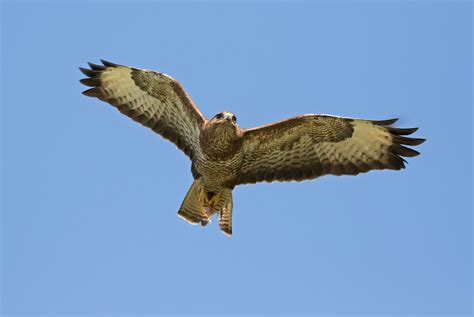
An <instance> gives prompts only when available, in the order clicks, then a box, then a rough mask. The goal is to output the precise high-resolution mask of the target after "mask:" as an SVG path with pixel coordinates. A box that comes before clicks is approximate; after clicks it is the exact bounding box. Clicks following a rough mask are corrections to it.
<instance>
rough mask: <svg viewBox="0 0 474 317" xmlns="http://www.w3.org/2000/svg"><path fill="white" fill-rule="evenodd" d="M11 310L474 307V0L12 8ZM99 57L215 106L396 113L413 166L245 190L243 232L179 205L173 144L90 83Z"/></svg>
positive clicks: (5, 66) (255, 116) (8, 47)
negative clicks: (168, 81)
mask: <svg viewBox="0 0 474 317" xmlns="http://www.w3.org/2000/svg"><path fill="white" fill-rule="evenodd" d="M1 20H2V128H1V129H2V218H1V229H2V235H1V238H2V244H1V246H2V247H1V251H2V252H1V255H2V261H1V264H2V281H1V286H2V288H1V299H2V302H1V310H2V312H3V314H5V315H9V314H11V315H14V314H28V315H39V314H43V315H48V314H60V315H66V314H79V315H82V314H95V315H104V314H111V315H117V314H150V315H153V314H171V313H182V314H191V313H198V314H211V313H215V314H250V313H253V314H263V313H268V314H276V313H279V314H289V315H293V314H316V315H317V314H320V315H331V314H343V315H344V314H346V315H352V314H359V315H365V314H376V315H378V314H393V315H411V316H415V315H420V316H421V315H431V314H439V315H446V316H451V315H453V314H465V315H468V314H469V313H470V312H471V313H472V288H471V285H472V284H471V283H472V215H471V212H472V189H473V188H472V176H473V174H472V159H473V158H472V145H473V143H472V141H473V140H472V116H473V113H472V105H473V104H472V102H473V99H472V84H473V83H472V66H473V65H472V53H473V52H472V46H471V45H472V3H471V2H469V1H444V2H443V1H438V2H435V1H389V2H372V1H368V2H365V1H364V2H359V1H314V2H309V1H308V2H302V1H296V2H290V1H288V2H275V3H269V2H263V1H262V2H241V3H238V2H233V3H232V4H225V5H224V4H221V3H218V2H212V1H209V2H208V1H203V2H193V3H191V2H181V1H177V2H171V1H168V2H151V1H137V2H133V1H130V2H122V3H113V2H93V1H87V2H73V3H62V2H59V1H58V2H42V3H41V2H39V1H38V2H15V1H6V2H5V1H4V2H3V4H2V17H1ZM100 58H103V59H106V60H110V61H112V62H116V63H120V64H125V65H133V66H137V67H142V68H149V69H154V70H159V71H162V72H165V73H167V74H170V75H172V76H173V77H175V78H177V79H178V80H179V81H180V82H181V83H182V84H183V86H184V87H185V88H186V89H187V91H188V92H189V94H190V95H191V96H192V97H193V99H194V101H195V102H196V103H197V105H198V106H199V107H200V108H201V109H202V111H203V113H204V114H205V115H207V116H208V117H210V116H212V115H214V114H215V113H217V112H219V111H222V110H230V111H233V112H234V113H236V115H237V116H238V118H239V123H240V125H241V126H243V127H253V126H256V125H261V124H265V123H268V122H270V121H274V120H280V119H283V118H286V117H289V116H294V115H298V114H302V113H326V114H335V115H341V116H349V117H361V118H368V119H386V118H391V117H401V120H400V123H399V126H401V127H414V126H419V127H420V130H419V132H417V134H416V136H417V137H424V138H427V142H426V143H425V144H423V145H421V146H419V147H418V148H417V149H418V150H419V151H421V152H422V155H421V156H419V157H417V158H414V159H410V160H409V165H408V168H407V169H406V170H403V171H401V172H395V171H374V172H370V173H368V174H363V175H359V176H357V177H350V176H346V177H335V176H326V177H323V178H320V179H317V180H315V181H309V182H302V183H273V184H267V183H265V184H259V185H248V186H242V187H237V188H236V189H235V191H234V201H235V207H234V236H233V237H232V238H227V237H225V236H224V235H222V234H221V233H220V232H219V230H218V228H217V225H216V221H213V223H212V224H210V225H209V226H207V227H206V228H204V229H203V228H201V227H198V226H191V225H189V224H187V223H186V222H184V221H183V220H182V219H180V218H178V217H177V216H176V212H177V209H178V207H179V205H180V204H181V201H182V199H183V198H184V195H185V193H186V191H187V190H188V188H189V186H190V184H191V182H192V177H191V173H190V162H189V161H188V159H187V158H186V157H185V156H184V155H183V154H182V153H181V152H179V151H178V150H177V149H176V148H175V146H174V145H172V144H171V143H168V142H167V141H164V140H163V139H161V137H159V136H158V135H156V134H154V133H153V132H151V131H150V130H148V129H146V128H144V127H142V126H140V125H139V124H137V123H135V122H133V121H132V120H130V119H128V118H127V117H125V116H123V115H121V114H120V113H118V112H117V111H116V110H115V109H113V108H112V107H111V106H109V105H107V104H105V103H102V102H100V101H98V100H96V99H92V98H87V97H85V96H83V95H82V94H81V91H83V90H84V89H85V87H83V86H82V85H81V84H80V83H79V79H81V78H82V77H83V76H82V74H81V73H80V72H79V70H78V67H79V66H82V67H85V66H86V65H87V64H86V62H87V61H91V62H96V63H97V62H98V61H99V59H100Z"/></svg>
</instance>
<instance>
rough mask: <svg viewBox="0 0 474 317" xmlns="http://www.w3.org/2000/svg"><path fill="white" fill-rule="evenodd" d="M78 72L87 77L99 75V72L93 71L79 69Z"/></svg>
mask: <svg viewBox="0 0 474 317" xmlns="http://www.w3.org/2000/svg"><path fill="white" fill-rule="evenodd" d="M79 70H80V71H81V73H83V74H84V75H86V76H88V77H98V76H99V75H100V71H97V70H93V69H88V68H82V67H79Z"/></svg>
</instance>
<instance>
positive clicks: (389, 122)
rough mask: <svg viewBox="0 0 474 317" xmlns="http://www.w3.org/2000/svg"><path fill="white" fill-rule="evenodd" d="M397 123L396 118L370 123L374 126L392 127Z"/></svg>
mask: <svg viewBox="0 0 474 317" xmlns="http://www.w3.org/2000/svg"><path fill="white" fill-rule="evenodd" d="M397 121H398V118H393V119H387V120H371V121H370V122H372V123H373V124H376V125H383V126H387V125H392V124H394V123H395V122H397Z"/></svg>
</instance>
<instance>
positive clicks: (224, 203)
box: [178, 179, 233, 236]
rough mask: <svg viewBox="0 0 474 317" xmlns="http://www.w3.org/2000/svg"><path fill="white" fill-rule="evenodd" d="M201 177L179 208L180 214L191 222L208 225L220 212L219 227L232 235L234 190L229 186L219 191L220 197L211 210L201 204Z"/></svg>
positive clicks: (194, 183) (195, 181)
mask: <svg viewBox="0 0 474 317" xmlns="http://www.w3.org/2000/svg"><path fill="white" fill-rule="evenodd" d="M202 186H203V185H202V181H201V179H196V180H194V182H193V184H192V185H191V188H189V190H188V193H187V194H186V196H185V197H184V200H183V203H182V204H181V207H180V208H179V210H178V216H179V217H181V218H183V219H184V220H186V221H187V222H189V223H190V224H193V225H195V224H198V223H200V224H201V225H202V226H205V225H207V224H208V223H209V222H210V220H211V218H212V217H213V216H214V215H215V214H216V213H218V212H219V228H220V229H221V231H222V232H223V233H224V234H226V235H228V236H231V235H232V207H233V202H232V190H231V189H228V188H224V189H222V192H220V193H219V195H220V199H219V202H218V204H217V205H215V206H214V207H213V208H212V209H211V210H210V211H206V208H205V207H204V206H202V205H201V203H200V201H199V199H198V197H199V194H200V192H201V189H202Z"/></svg>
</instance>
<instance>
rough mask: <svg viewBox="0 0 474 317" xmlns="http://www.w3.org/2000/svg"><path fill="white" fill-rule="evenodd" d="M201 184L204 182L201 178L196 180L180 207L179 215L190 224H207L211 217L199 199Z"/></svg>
mask: <svg viewBox="0 0 474 317" xmlns="http://www.w3.org/2000/svg"><path fill="white" fill-rule="evenodd" d="M201 186H202V184H201V181H200V180H199V179H196V180H194V182H193V184H192V185H191V188H189V190H188V193H187V194H186V196H185V197H184V200H183V203H182V204H181V207H179V210H178V216H179V217H181V218H183V219H184V220H186V221H187V222H189V223H190V224H193V225H195V224H198V223H201V225H202V226H205V225H207V224H208V223H209V217H208V215H207V213H206V211H205V209H204V208H203V207H202V206H201V204H200V202H199V200H198V195H199V192H200V190H201Z"/></svg>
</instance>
